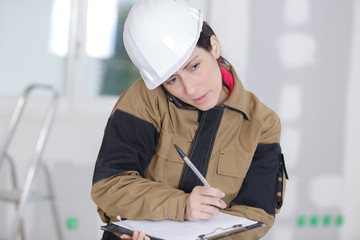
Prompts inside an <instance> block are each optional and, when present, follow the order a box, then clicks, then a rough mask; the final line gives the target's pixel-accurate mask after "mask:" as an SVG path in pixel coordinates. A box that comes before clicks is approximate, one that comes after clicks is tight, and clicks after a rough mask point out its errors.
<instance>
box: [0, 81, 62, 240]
mask: <svg viewBox="0 0 360 240" xmlns="http://www.w3.org/2000/svg"><path fill="white" fill-rule="evenodd" d="M36 89H41V90H46V91H49V92H50V93H51V98H50V102H49V105H48V106H47V109H46V111H45V113H44V117H43V123H42V126H41V128H40V132H39V135H38V137H37V140H36V143H35V149H34V151H33V154H32V156H31V158H30V162H29V167H28V168H27V170H26V176H25V181H24V183H23V185H22V186H19V185H18V183H17V176H16V168H15V162H14V159H13V158H12V157H11V156H10V154H9V153H8V149H9V146H10V143H11V141H12V140H13V137H14V133H15V130H16V128H17V126H18V125H19V122H20V119H21V117H22V113H23V111H24V109H25V105H26V102H27V100H28V98H29V95H30V93H31V92H33V91H34V90H36ZM57 102H58V92H57V91H56V90H55V89H53V88H52V87H51V86H48V85H30V86H29V87H27V88H26V89H25V91H24V93H23V94H22V95H21V96H20V97H19V98H18V100H17V103H16V105H15V108H14V110H13V113H12V115H11V118H10V121H9V125H8V128H7V129H6V131H5V138H4V141H3V145H2V146H1V148H0V167H2V165H3V163H4V162H5V160H6V159H7V160H8V162H9V166H10V170H11V173H10V175H11V181H12V187H13V189H12V190H9V191H0V201H1V200H3V201H6V202H12V203H14V204H15V205H16V216H15V220H14V223H13V225H12V229H11V232H10V234H11V235H10V239H11V240H15V239H16V236H17V233H18V232H20V236H21V239H23V240H24V239H25V233H24V227H23V221H22V217H23V214H24V209H25V206H26V204H27V203H28V202H30V201H40V200H48V201H50V204H51V211H52V213H53V215H54V221H55V225H56V226H55V227H56V232H57V236H58V239H60V240H61V239H63V236H62V231H61V224H60V218H59V215H58V212H57V208H56V204H55V198H54V192H53V188H52V184H51V181H50V180H51V179H50V173H49V171H48V169H47V167H46V166H45V165H44V163H43V161H42V160H41V157H42V153H43V149H44V146H45V143H46V141H47V137H48V135H49V130H50V128H51V126H52V124H53V121H54V116H55V113H56V108H57ZM39 167H42V168H43V170H44V176H45V179H46V188H47V192H46V193H41V194H39V193H35V192H33V191H31V186H32V183H33V179H34V176H35V173H36V171H37V169H38V168H39Z"/></svg>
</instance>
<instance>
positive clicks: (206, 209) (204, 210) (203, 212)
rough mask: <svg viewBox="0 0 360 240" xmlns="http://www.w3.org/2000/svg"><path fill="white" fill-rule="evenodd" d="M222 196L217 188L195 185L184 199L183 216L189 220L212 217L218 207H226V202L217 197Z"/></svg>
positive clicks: (217, 210) (217, 211) (216, 212)
mask: <svg viewBox="0 0 360 240" xmlns="http://www.w3.org/2000/svg"><path fill="white" fill-rule="evenodd" d="M224 196H225V194H224V193H223V192H222V191H220V190H219V189H217V188H212V187H205V186H198V187H195V188H194V189H193V191H192V192H191V194H190V195H189V197H188V199H187V201H186V206H185V215H184V218H185V219H186V220H190V221H197V220H200V219H210V218H212V217H213V216H214V215H216V214H218V213H219V209H224V208H226V203H225V202H224V201H222V200H220V199H219V198H221V197H224Z"/></svg>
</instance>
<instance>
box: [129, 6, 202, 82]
mask: <svg viewBox="0 0 360 240" xmlns="http://www.w3.org/2000/svg"><path fill="white" fill-rule="evenodd" d="M202 23H203V17H202V13H201V12H200V10H198V9H194V8H192V7H191V6H190V5H189V4H188V3H187V2H185V0H139V1H138V2H137V3H136V4H135V5H134V6H133V7H132V8H131V10H130V12H129V15H128V17H127V19H126V21H125V26H124V33H123V38H124V45H125V49H126V51H127V53H128V55H129V57H130V59H131V60H132V62H133V63H134V64H135V65H136V67H137V68H138V69H139V71H140V75H141V77H142V78H143V79H144V81H145V84H146V86H147V88H149V89H154V88H156V87H158V86H159V85H161V84H162V83H163V82H164V81H166V80H167V79H168V78H169V77H170V76H171V75H172V74H174V73H175V72H176V71H177V70H178V69H179V68H180V67H181V66H182V65H183V64H184V63H185V61H186V60H187V59H188V58H189V57H190V55H191V53H192V51H193V50H194V48H195V46H196V43H197V41H198V39H199V36H200V32H201V28H202Z"/></svg>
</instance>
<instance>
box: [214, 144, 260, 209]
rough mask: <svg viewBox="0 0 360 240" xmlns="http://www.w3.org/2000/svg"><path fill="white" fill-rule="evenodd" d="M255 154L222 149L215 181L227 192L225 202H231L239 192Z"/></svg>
mask: <svg viewBox="0 0 360 240" xmlns="http://www.w3.org/2000/svg"><path fill="white" fill-rule="evenodd" d="M252 157H253V154H250V153H246V152H224V151H220V154H219V157H218V161H217V167H216V176H214V182H216V185H218V187H219V188H220V189H221V190H222V191H223V192H225V194H226V197H225V199H224V200H225V202H227V203H229V202H231V201H232V200H233V199H234V198H235V197H236V196H237V194H238V192H239V190H240V188H241V186H242V184H243V182H244V178H245V177H246V173H247V171H248V169H249V167H250V164H251V160H252Z"/></svg>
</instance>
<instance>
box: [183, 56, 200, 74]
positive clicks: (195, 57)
mask: <svg viewBox="0 0 360 240" xmlns="http://www.w3.org/2000/svg"><path fill="white" fill-rule="evenodd" d="M198 57H199V56H198V55H196V56H194V58H193V59H191V60H190V61H189V62H188V63H187V64H186V65H185V66H184V67H183V68H182V69H183V70H185V69H186V68H187V67H188V66H189V65H190V64H191V63H192V62H193V61H195V60H196V59H197V58H198Z"/></svg>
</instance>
